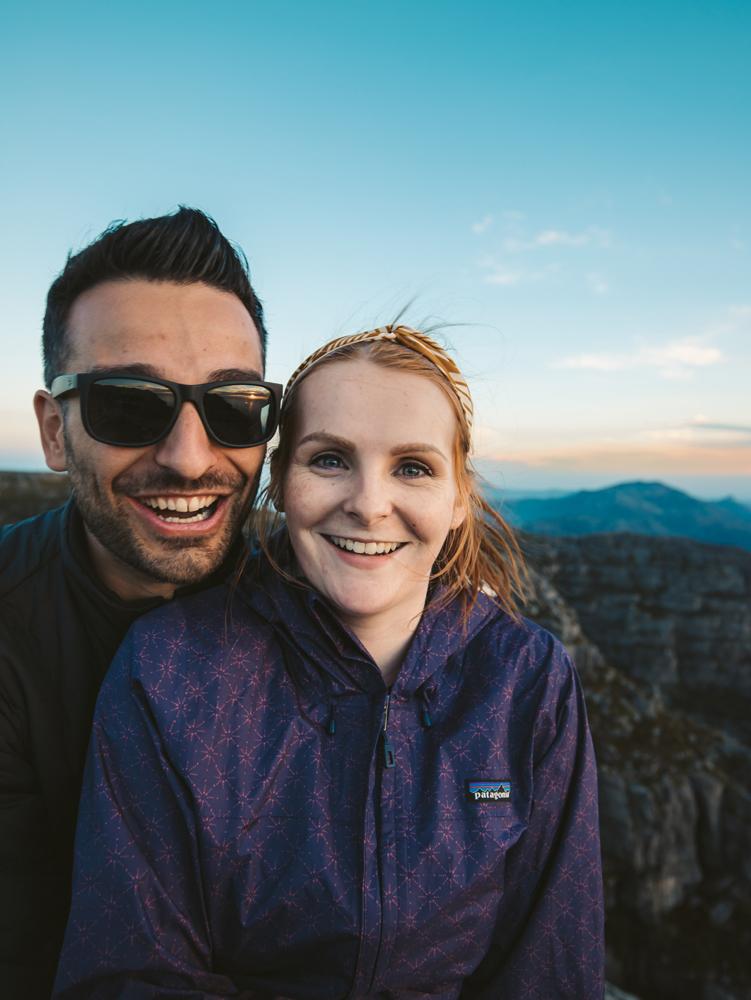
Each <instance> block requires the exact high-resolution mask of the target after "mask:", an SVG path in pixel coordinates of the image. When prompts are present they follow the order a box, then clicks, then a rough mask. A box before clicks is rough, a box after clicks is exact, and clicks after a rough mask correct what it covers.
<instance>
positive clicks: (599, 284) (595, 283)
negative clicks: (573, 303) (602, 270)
mask: <svg viewBox="0 0 751 1000" xmlns="http://www.w3.org/2000/svg"><path fill="white" fill-rule="evenodd" d="M587 284H588V285H589V287H590V289H591V290H592V291H593V292H594V293H595V295H607V294H608V292H609V291H610V283H609V282H608V281H607V280H606V279H605V278H603V276H602V275H601V274H595V273H594V272H591V273H590V274H588V275H587Z"/></svg>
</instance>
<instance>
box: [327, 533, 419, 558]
mask: <svg viewBox="0 0 751 1000" xmlns="http://www.w3.org/2000/svg"><path fill="white" fill-rule="evenodd" d="M323 537H324V538H325V539H326V540H327V541H329V542H331V544H332V545H335V546H336V547H337V548H338V549H344V550H345V552H354V553H355V554H356V555H359V556H387V555H390V553H392V552H396V550H397V549H401V548H402V547H403V546H404V545H406V544H407V543H406V542H380V541H374V540H368V541H364V540H362V539H359V538H345V537H343V536H342V535H324V536H323Z"/></svg>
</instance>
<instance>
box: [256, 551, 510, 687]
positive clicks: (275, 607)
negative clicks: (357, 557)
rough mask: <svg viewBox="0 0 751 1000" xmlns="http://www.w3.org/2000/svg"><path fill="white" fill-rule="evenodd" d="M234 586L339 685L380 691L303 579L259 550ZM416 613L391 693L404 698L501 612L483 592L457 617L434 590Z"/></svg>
mask: <svg viewBox="0 0 751 1000" xmlns="http://www.w3.org/2000/svg"><path fill="white" fill-rule="evenodd" d="M248 569H249V572H247V573H246V574H245V576H244V577H243V579H242V581H241V583H240V586H239V588H238V592H239V594H240V596H241V597H242V599H243V600H244V601H245V603H247V604H248V605H249V606H250V607H251V608H252V609H253V610H254V611H256V612H258V613H259V614H260V615H261V616H262V617H263V618H264V619H265V620H266V621H267V622H268V623H269V624H270V625H271V626H272V628H274V630H275V631H276V632H277V633H278V634H279V635H280V636H281V637H282V639H283V640H284V644H285V645H286V646H288V647H290V646H291V647H293V648H294V649H296V650H297V652H298V654H299V655H300V657H302V659H308V660H313V661H314V662H315V664H316V667H317V670H319V671H323V672H324V673H325V674H326V675H328V678H329V681H328V684H329V686H331V684H332V683H333V685H334V687H336V688H338V689H339V690H342V689H345V690H346V689H349V690H352V689H359V690H364V691H367V692H369V693H373V694H377V693H382V692H383V691H384V690H385V688H384V682H383V678H382V676H381V672H380V670H379V669H378V667H377V665H376V664H375V663H374V661H373V659H372V657H371V656H370V654H369V653H368V652H367V650H366V649H365V648H364V647H363V646H362V644H361V643H360V641H359V640H358V639H357V637H356V636H355V635H353V634H352V632H350V631H349V629H348V628H347V627H346V626H345V625H343V624H342V622H340V621H339V619H338V618H337V616H336V613H335V612H334V610H333V608H332V607H331V605H330V604H329V603H328V602H327V601H326V600H325V599H324V598H323V597H322V596H321V595H320V594H318V593H317V592H316V591H315V590H313V589H312V588H311V587H310V586H309V585H307V584H303V583H300V584H298V583H292V582H289V581H287V580H285V579H283V578H282V577H281V576H280V575H279V574H278V573H277V572H276V571H275V570H274V569H273V568H272V567H271V566H270V564H269V563H268V560H267V559H266V557H265V556H263V555H258V556H256V557H255V558H254V559H253V561H252V564H251V565H250V566H249V567H248ZM433 597H434V599H435V600H434V602H432V604H431V606H429V607H428V608H427V609H426V610H425V611H424V612H423V615H422V618H421V621H420V624H419V625H418V627H417V630H416V632H415V634H414V636H413V637H412V641H411V643H410V645H409V647H408V650H407V653H406V655H405V658H404V662H403V663H402V666H401V669H400V671H399V674H398V675H397V678H396V680H395V681H394V684H393V688H392V691H393V694H394V695H395V696H397V697H398V696H403V697H405V698H409V697H411V696H413V695H414V694H415V693H416V692H417V691H418V690H419V689H420V688H422V687H423V686H424V685H426V683H427V682H428V681H429V680H430V679H431V678H432V677H433V676H434V675H437V674H439V673H441V672H442V671H444V670H445V669H446V667H447V664H448V663H449V661H450V660H451V658H452V657H453V656H454V654H455V653H457V652H459V651H460V650H462V649H463V648H464V647H466V645H467V644H468V643H469V642H470V641H471V640H472V639H473V638H474V636H475V635H477V633H478V632H479V631H480V630H481V629H482V628H483V627H484V625H485V624H486V623H487V622H488V621H490V620H491V619H495V618H497V617H498V616H499V615H503V612H501V611H500V610H499V609H498V607H497V605H495V604H494V603H493V602H492V601H491V600H490V598H488V597H487V596H486V595H484V594H480V596H479V598H478V600H477V601H476V602H475V604H474V605H473V607H472V608H471V610H470V612H469V615H468V616H467V618H466V620H463V616H462V611H461V606H460V601H459V600H458V598H457V599H454V600H452V601H450V602H447V603H441V602H440V591H438V592H437V593H436V594H434V595H433Z"/></svg>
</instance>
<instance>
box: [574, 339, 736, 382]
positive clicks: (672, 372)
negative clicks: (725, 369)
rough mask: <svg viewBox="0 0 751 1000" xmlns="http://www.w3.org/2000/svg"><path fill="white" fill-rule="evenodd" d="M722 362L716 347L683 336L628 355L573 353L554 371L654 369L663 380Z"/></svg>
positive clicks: (682, 376) (615, 353)
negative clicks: (574, 369) (577, 369)
mask: <svg viewBox="0 0 751 1000" xmlns="http://www.w3.org/2000/svg"><path fill="white" fill-rule="evenodd" d="M722 360H723V354H722V351H721V350H720V349H719V348H718V347H714V346H712V345H710V344H706V343H704V342H703V340H702V338H700V337H684V338H682V339H678V340H671V341H668V343H666V344H662V345H660V346H657V347H647V346H646V345H644V346H641V347H639V348H637V349H636V350H635V351H634V352H633V353H631V354H624V353H619V352H613V353H606V352H603V353H592V354H577V355H574V356H572V357H568V358H562V359H561V360H560V361H558V362H556V363H555V367H557V368H579V369H589V370H591V371H600V372H619V371H627V370H633V369H640V368H641V369H655V370H657V371H658V373H659V374H660V375H662V377H663V378H685V377H686V376H687V375H689V374H690V372H691V370H692V369H695V368H706V367H707V366H708V365H716V364H719V362H721V361H722Z"/></svg>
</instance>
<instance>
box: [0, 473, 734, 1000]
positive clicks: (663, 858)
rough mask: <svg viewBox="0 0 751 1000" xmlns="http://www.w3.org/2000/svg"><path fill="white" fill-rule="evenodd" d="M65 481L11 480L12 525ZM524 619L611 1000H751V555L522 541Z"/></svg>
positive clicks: (621, 543) (627, 539) (650, 545)
mask: <svg viewBox="0 0 751 1000" xmlns="http://www.w3.org/2000/svg"><path fill="white" fill-rule="evenodd" d="M66 492H67V483H66V481H65V478H64V477H60V476H55V475H52V474H49V475H38V476H35V475H34V474H18V473H0V523H7V522H8V521H9V520H15V519H18V518H20V517H24V516H28V515H30V514H33V513H36V512H37V511H40V510H43V509H45V507H49V506H53V505H55V504H57V503H59V502H60V500H61V499H62V497H63V496H64V494H65V493H66ZM525 548H526V551H527V554H528V557H529V559H530V564H531V565H532V567H533V574H532V578H533V585H534V593H533V595H532V596H531V598H530V600H529V602H528V604H527V607H526V613H527V614H528V615H529V617H531V618H534V619H535V620H537V621H539V622H541V623H542V624H543V625H545V626H546V627H547V628H549V629H550V630H551V631H553V632H554V633H555V634H556V635H558V636H560V638H561V639H562V640H563V641H564V643H565V644H566V645H567V647H568V648H569V650H571V652H572V653H573V654H574V656H575V659H576V662H577V665H578V668H579V672H580V674H581V677H582V680H583V683H584V688H585V691H586V694H587V702H588V707H589V714H590V719H591V724H592V731H593V735H594V739H595V745H596V748H597V754H598V761H599V772H600V803H601V805H600V809H601V820H602V838H603V851H604V860H605V889H606V903H607V917H608V923H607V938H608V976H609V979H610V980H611V982H612V983H613V984H615V985H611V986H609V987H608V993H607V994H606V995H607V997H608V998H611V1000H631V998H633V997H634V996H636V997H638V998H639V1000H741V998H748V997H751V962H750V961H749V956H750V955H751V791H750V790H749V788H750V786H751V724H750V722H749V720H751V552H745V551H741V550H739V549H733V548H730V547H723V546H710V545H703V544H701V543H698V542H692V541H688V540H685V539H674V538H650V537H645V536H642V535H629V534H602V535H589V536H585V537H579V538H574V537H569V538H554V537H541V536H531V535H530V536H526V537H525Z"/></svg>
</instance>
